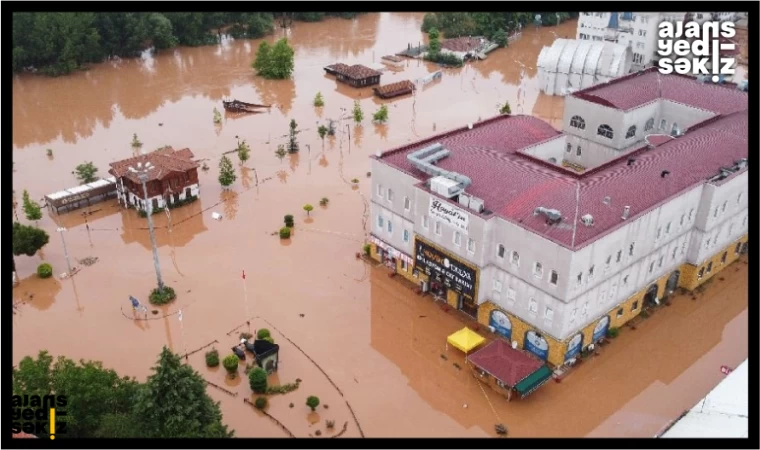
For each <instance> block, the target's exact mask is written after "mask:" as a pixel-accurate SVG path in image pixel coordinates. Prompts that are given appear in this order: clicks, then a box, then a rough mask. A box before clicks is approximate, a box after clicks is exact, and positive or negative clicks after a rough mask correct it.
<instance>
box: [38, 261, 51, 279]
mask: <svg viewBox="0 0 760 450" xmlns="http://www.w3.org/2000/svg"><path fill="white" fill-rule="evenodd" d="M37 276H38V277H40V278H50V277H52V276H53V266H51V265H50V264H48V263H42V264H40V265H39V266H37Z"/></svg>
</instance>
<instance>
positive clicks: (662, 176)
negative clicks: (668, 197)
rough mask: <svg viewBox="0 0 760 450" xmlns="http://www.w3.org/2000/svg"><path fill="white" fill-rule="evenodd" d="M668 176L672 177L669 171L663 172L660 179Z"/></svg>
mask: <svg viewBox="0 0 760 450" xmlns="http://www.w3.org/2000/svg"><path fill="white" fill-rule="evenodd" d="M668 175H670V171H669V170H663V171H662V172H661V173H660V178H665V177H667V176H668Z"/></svg>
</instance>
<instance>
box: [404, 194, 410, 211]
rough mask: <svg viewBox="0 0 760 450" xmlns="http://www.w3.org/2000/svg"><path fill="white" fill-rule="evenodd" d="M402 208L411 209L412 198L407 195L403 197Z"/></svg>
mask: <svg viewBox="0 0 760 450" xmlns="http://www.w3.org/2000/svg"><path fill="white" fill-rule="evenodd" d="M404 209H405V210H407V211H409V210H410V209H412V199H410V198H409V197H404Z"/></svg>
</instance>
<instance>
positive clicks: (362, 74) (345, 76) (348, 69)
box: [325, 63, 382, 87]
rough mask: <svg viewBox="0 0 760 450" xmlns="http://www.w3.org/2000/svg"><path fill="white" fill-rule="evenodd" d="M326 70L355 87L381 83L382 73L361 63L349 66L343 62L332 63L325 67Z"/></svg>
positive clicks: (337, 78)
mask: <svg viewBox="0 0 760 450" xmlns="http://www.w3.org/2000/svg"><path fill="white" fill-rule="evenodd" d="M325 72H327V73H328V74H330V75H335V79H336V80H338V81H340V82H343V83H346V84H350V85H351V86H353V87H365V86H373V85H375V84H380V75H382V73H380V72H379V71H377V70H375V69H372V68H369V67H367V66H363V65H361V64H354V65H353V66H349V65H346V64H343V63H336V64H331V65H329V66H327V67H325Z"/></svg>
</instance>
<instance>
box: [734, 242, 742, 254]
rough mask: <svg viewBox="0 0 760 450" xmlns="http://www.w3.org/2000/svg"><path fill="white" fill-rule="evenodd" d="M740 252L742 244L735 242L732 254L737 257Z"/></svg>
mask: <svg viewBox="0 0 760 450" xmlns="http://www.w3.org/2000/svg"><path fill="white" fill-rule="evenodd" d="M741 250H742V243H741V242H737V243H736V249H735V250H734V253H736V254H737V255H738V254H739V252H740V251H741Z"/></svg>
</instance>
